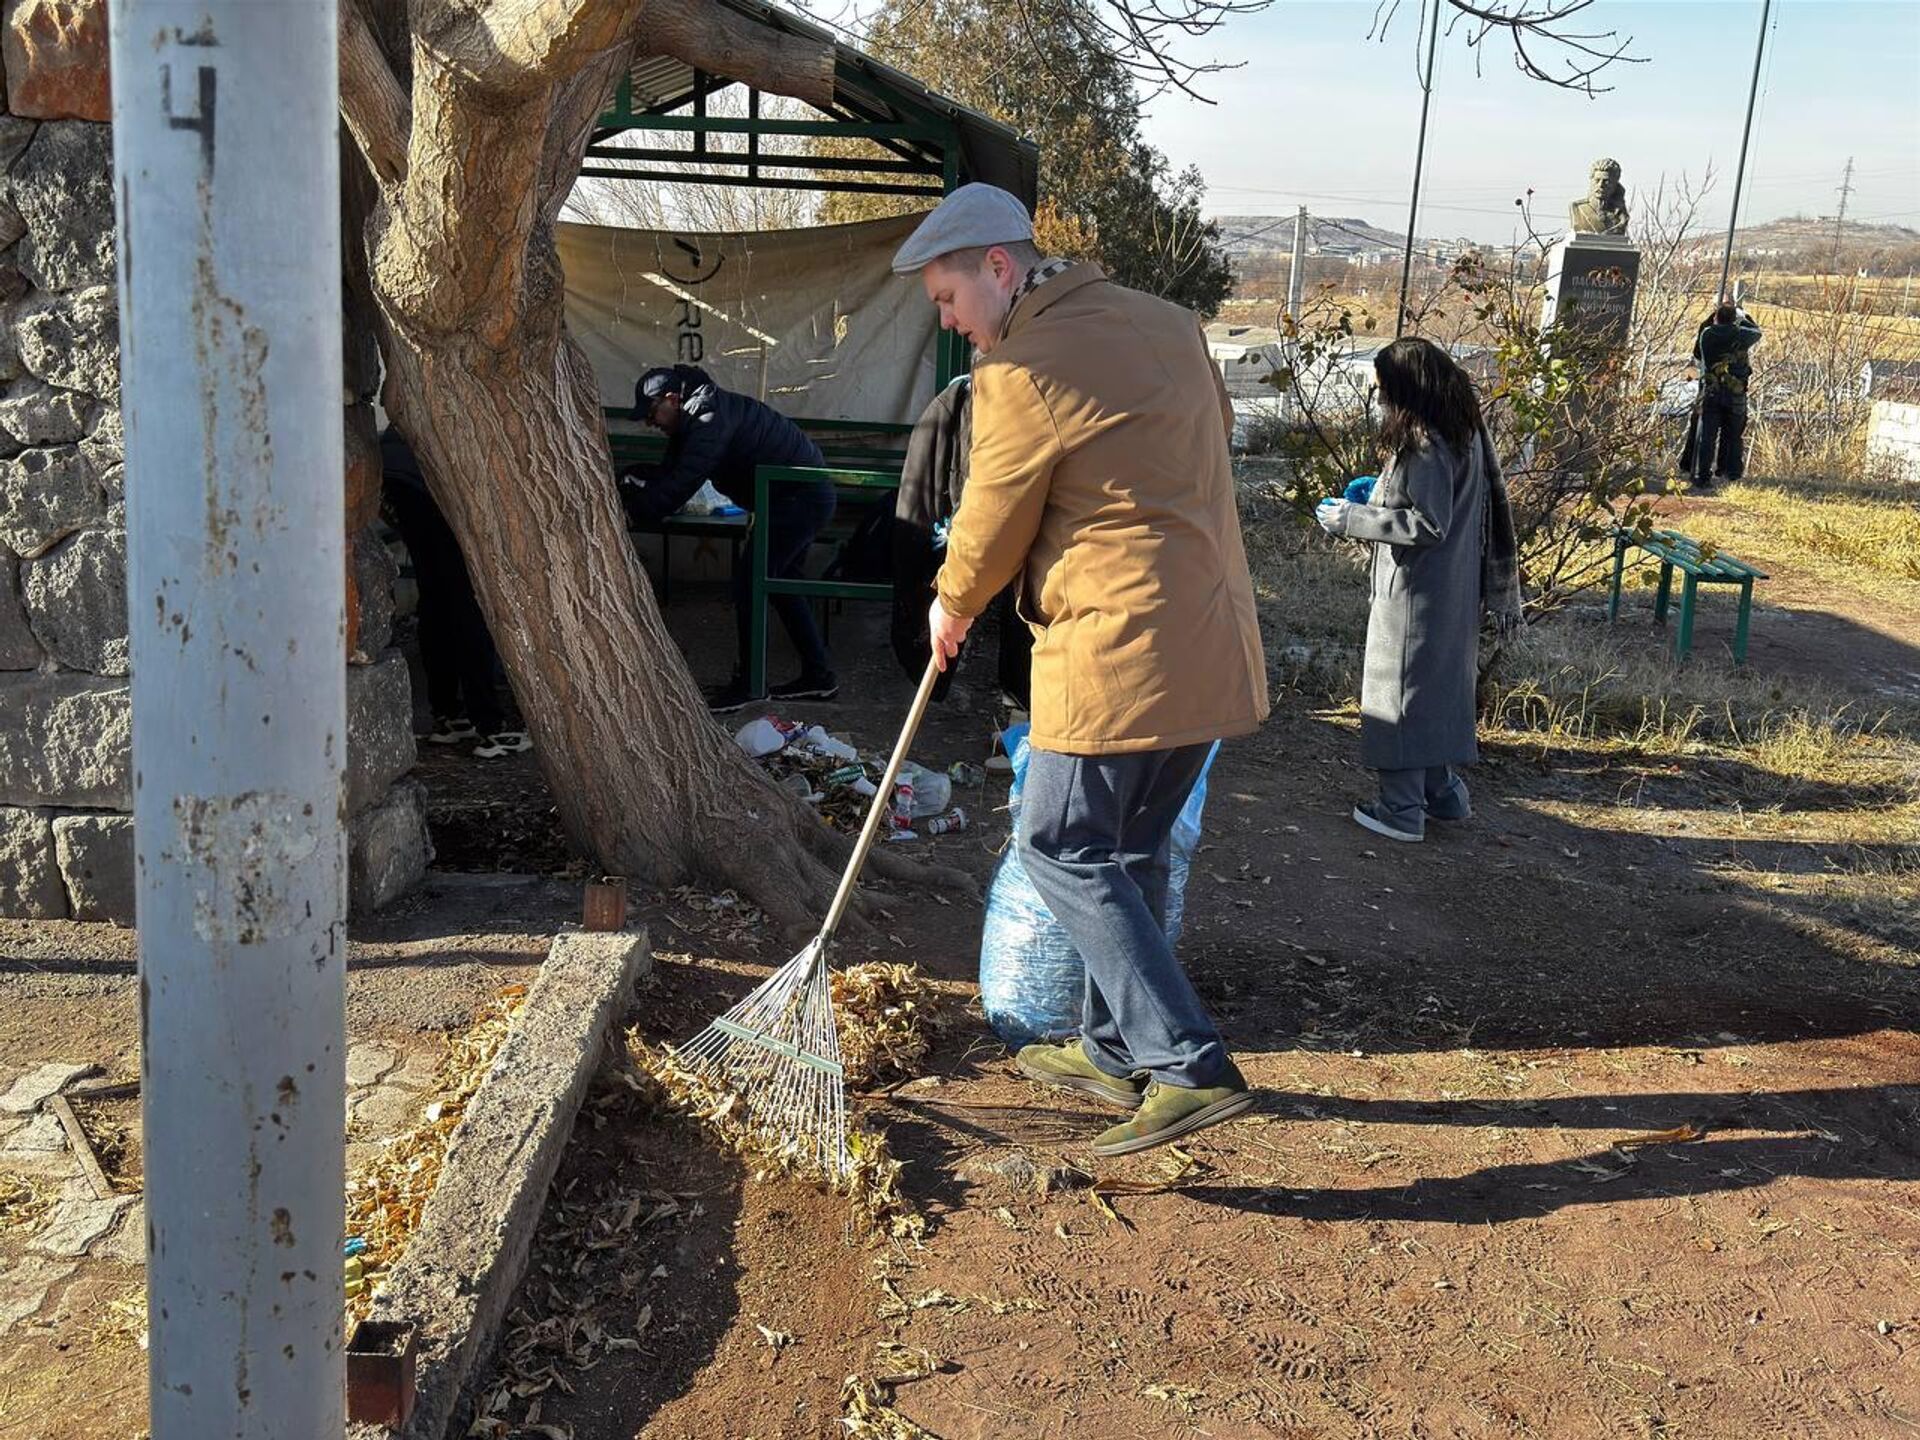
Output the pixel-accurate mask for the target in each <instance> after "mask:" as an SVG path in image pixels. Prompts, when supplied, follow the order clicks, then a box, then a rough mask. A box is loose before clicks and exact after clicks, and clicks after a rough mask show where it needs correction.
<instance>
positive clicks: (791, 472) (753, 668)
mask: <svg viewBox="0 0 1920 1440" xmlns="http://www.w3.org/2000/svg"><path fill="white" fill-rule="evenodd" d="M904 428H908V429H910V428H911V427H904ZM902 458H904V457H902ZM823 476H824V477H825V478H826V479H828V480H831V481H832V482H833V484H834V487H835V488H836V489H838V490H850V491H853V492H854V493H856V494H859V495H863V496H873V495H876V494H877V493H880V492H888V491H897V490H898V489H899V488H900V471H899V469H898V468H897V467H895V468H892V469H886V470H879V469H869V470H843V469H838V468H835V467H832V466H828V467H824V468H823V467H820V466H815V465H762V466H760V467H758V468H757V469H756V470H755V471H754V473H753V509H754V514H755V516H756V517H758V516H761V515H765V514H766V513H767V501H768V498H769V497H770V496H771V494H772V492H773V487H774V486H775V485H792V484H804V483H806V482H809V481H814V480H818V479H820V478H821V477H823ZM768 549H769V541H768V537H767V527H766V526H764V525H759V524H756V525H755V526H754V527H753V533H752V541H751V545H750V546H749V550H748V556H749V558H748V561H747V563H748V564H749V565H750V566H751V567H752V568H751V569H750V570H749V572H748V574H749V575H750V576H751V584H750V598H749V600H748V605H749V607H750V611H751V613H750V615H749V618H748V627H747V689H748V692H749V693H750V694H754V695H764V694H766V693H767V601H768V599H769V598H770V597H772V596H775V595H804V596H807V597H808V598H810V599H825V600H884V601H886V602H887V603H889V604H891V603H892V601H893V582H892V581H891V580H888V581H881V582H874V581H855V580H776V579H774V578H773V577H772V576H770V575H768V574H767V552H768Z"/></svg>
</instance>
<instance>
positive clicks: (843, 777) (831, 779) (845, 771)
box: [827, 765, 867, 785]
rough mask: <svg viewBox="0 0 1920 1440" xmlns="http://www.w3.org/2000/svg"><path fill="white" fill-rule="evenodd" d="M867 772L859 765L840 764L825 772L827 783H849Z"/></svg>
mask: <svg viewBox="0 0 1920 1440" xmlns="http://www.w3.org/2000/svg"><path fill="white" fill-rule="evenodd" d="M866 773H867V772H866V770H865V769H864V768H863V767H861V766H859V765H840V766H836V767H835V768H834V769H832V770H829V771H828V772H827V784H829V785H851V784H853V782H854V781H856V780H858V779H860V778H861V777H862V776H863V775H865V774H866Z"/></svg>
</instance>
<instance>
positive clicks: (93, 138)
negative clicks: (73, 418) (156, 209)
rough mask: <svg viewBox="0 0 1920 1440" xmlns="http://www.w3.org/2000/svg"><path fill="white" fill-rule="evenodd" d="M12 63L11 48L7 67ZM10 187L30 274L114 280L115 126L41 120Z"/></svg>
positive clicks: (66, 280) (54, 287) (63, 280)
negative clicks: (22, 235)
mask: <svg viewBox="0 0 1920 1440" xmlns="http://www.w3.org/2000/svg"><path fill="white" fill-rule="evenodd" d="M102 8H104V7H102ZM13 63H14V62H13V57H12V56H11V55H9V56H8V59H7V68H8V69H9V70H12V68H13ZM7 188H8V191H9V198H11V199H12V201H13V205H14V208H15V209H16V210H18V211H19V212H20V217H21V220H22V221H23V222H24V224H25V227H26V234H25V237H24V238H23V239H22V240H21V241H20V268H21V269H22V270H24V271H25V272H26V275H27V278H28V279H29V280H31V281H33V283H34V284H35V285H37V286H39V287H40V289H42V290H48V291H64V290H80V289H84V288H86V287H88V286H104V285H111V284H113V283H114V267H113V239H114V215H113V130H112V128H111V127H110V126H107V125H96V124H91V123H89V122H87V121H84V120H57V121H54V122H52V123H50V124H46V125H42V126H41V127H40V128H39V129H38V130H36V131H35V132H34V136H33V139H32V140H31V141H30V142H28V145H27V148H26V149H25V150H24V151H23V152H22V153H21V155H20V158H19V159H18V160H16V161H14V162H13V168H12V169H11V170H10V171H8V172H7ZM95 393H98V392H95Z"/></svg>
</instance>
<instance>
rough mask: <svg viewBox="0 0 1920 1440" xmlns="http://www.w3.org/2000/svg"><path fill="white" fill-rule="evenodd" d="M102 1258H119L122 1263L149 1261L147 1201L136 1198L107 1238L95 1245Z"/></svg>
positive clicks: (94, 1249) (99, 1256)
mask: <svg viewBox="0 0 1920 1440" xmlns="http://www.w3.org/2000/svg"><path fill="white" fill-rule="evenodd" d="M93 1253H94V1256H95V1257H96V1258H97V1259H101V1260H117V1261H119V1262H120V1263H121V1264H122V1265H145V1264H146V1263H147V1202H146V1201H144V1200H140V1199H135V1200H134V1202H133V1204H131V1205H129V1206H128V1207H127V1213H126V1216H125V1218H124V1219H122V1220H121V1221H120V1223H119V1224H118V1225H117V1226H115V1227H114V1231H113V1233H112V1234H111V1235H109V1236H108V1237H107V1238H106V1239H104V1240H102V1241H101V1242H100V1243H99V1244H98V1245H95V1246H94V1247H93Z"/></svg>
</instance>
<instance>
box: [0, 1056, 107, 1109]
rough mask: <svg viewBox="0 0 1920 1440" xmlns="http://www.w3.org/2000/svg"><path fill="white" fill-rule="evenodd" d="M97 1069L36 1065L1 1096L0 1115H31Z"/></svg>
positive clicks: (65, 1063) (54, 1063) (51, 1063)
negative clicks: (53, 1097)
mask: <svg viewBox="0 0 1920 1440" xmlns="http://www.w3.org/2000/svg"><path fill="white" fill-rule="evenodd" d="M99 1069H100V1067H99V1066H98V1065H76V1064H72V1063H69V1062H68V1061H65V1060H53V1061H49V1062H48V1063H47V1064H45V1065H36V1066H35V1067H34V1068H33V1069H31V1070H29V1071H28V1072H27V1073H26V1074H24V1075H22V1076H21V1077H20V1078H19V1079H18V1080H16V1081H14V1082H13V1087H12V1088H11V1089H10V1090H8V1091H7V1093H6V1094H4V1095H0V1114H6V1115H31V1114H32V1113H33V1112H34V1111H36V1110H38V1109H39V1108H40V1107H41V1106H42V1105H43V1104H45V1103H46V1102H47V1100H48V1099H49V1098H50V1097H52V1096H54V1095H58V1094H59V1093H60V1092H61V1091H62V1090H64V1089H66V1088H67V1086H69V1085H71V1084H72V1083H73V1082H74V1081H76V1080H83V1079H85V1078H86V1077H87V1076H89V1075H93V1074H96V1073H98V1071H99Z"/></svg>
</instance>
